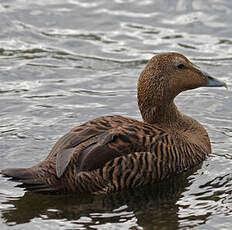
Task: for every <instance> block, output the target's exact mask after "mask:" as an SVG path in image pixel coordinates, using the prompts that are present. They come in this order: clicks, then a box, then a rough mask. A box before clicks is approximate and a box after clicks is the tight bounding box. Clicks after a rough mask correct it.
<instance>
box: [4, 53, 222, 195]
mask: <svg viewBox="0 0 232 230" xmlns="http://www.w3.org/2000/svg"><path fill="white" fill-rule="evenodd" d="M203 86H205V87H217V86H218V87H220V86H226V84H225V83H223V82H221V81H218V80H216V79H215V78H213V77H211V76H210V75H209V74H207V73H205V72H203V71H201V70H199V69H198V68H197V67H196V66H195V65H193V64H192V63H191V62H190V61H189V60H188V59H187V58H186V57H185V56H183V55H181V54H178V53H162V54H159V55H156V56H155V57H153V58H152V59H151V60H150V61H149V62H148V64H147V65H146V67H145V68H144V70H143V71H142V73H141V75H140V77H139V80H138V105H139V109H140V112H141V114H142V118H143V121H137V120H135V119H132V118H129V117H124V116H119V115H113V116H104V117H99V118H96V119H94V120H91V121H89V122H87V123H85V124H82V125H80V126H77V127H75V128H73V129H72V130H71V131H70V132H68V133H67V134H65V135H64V136H63V137H61V138H60V139H59V140H58V142H57V143H56V144H55V145H54V147H53V148H52V150H51V152H50V153H49V155H48V156H47V158H46V159H45V160H43V161H42V162H40V163H38V164H37V165H35V166H33V167H31V168H18V169H17V168H16V169H14V168H12V169H5V170H3V171H2V172H1V173H2V174H3V175H5V176H8V177H12V178H13V179H14V180H17V181H19V182H21V183H22V184H21V186H23V187H25V188H26V189H27V190H30V191H34V192H52V191H61V192H90V193H95V194H98V193H110V192H116V191H120V190H122V189H126V188H131V187H136V186H139V185H145V184H149V183H155V182H158V181H160V180H163V179H165V178H168V177H170V176H171V175H176V174H178V173H181V172H182V171H184V170H187V169H190V168H192V167H194V166H196V165H198V164H199V163H200V162H202V161H203V160H204V159H205V158H206V156H207V155H208V154H209V153H211V146H210V140H209V137H208V134H207V132H206V130H205V129H204V128H203V126H202V125H201V124H200V123H199V122H197V121H196V120H194V119H193V118H191V117H189V116H186V115H184V114H183V113H181V112H180V111H179V110H178V109H177V107H176V105H175V103H174V98H175V97H176V96H177V95H178V94H179V93H181V92H183V91H185V90H189V89H195V88H198V87H203Z"/></svg>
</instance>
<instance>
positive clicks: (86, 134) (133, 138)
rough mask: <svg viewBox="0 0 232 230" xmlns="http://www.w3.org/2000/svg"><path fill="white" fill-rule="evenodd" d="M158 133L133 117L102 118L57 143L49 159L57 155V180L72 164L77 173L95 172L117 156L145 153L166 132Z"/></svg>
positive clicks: (85, 125) (67, 135)
mask: <svg viewBox="0 0 232 230" xmlns="http://www.w3.org/2000/svg"><path fill="white" fill-rule="evenodd" d="M156 132H157V133H156ZM156 132H155V131H154V129H153V128H151V127H150V126H148V125H145V124H144V123H143V122H138V121H136V120H133V119H130V118H125V117H121V116H107V117H101V118H97V119H95V120H93V121H90V122H88V123H85V124H84V125H81V126H78V127H76V128H74V129H72V130H71V131H70V132H69V133H67V134H66V135H65V136H63V137H62V138H61V139H60V140H59V141H58V142H57V143H56V144H55V146H54V147H53V149H52V151H51V153H50V154H49V156H48V158H49V157H52V156H54V155H56V174H57V176H58V177H61V176H62V175H63V173H64V172H65V170H66V168H67V167H68V165H69V164H75V165H76V167H77V171H78V172H81V171H92V170H94V169H98V168H102V167H103V166H104V165H105V164H106V162H108V161H110V160H113V159H114V158H116V157H119V156H123V155H127V154H130V153H133V152H139V151H141V152H142V151H146V149H147V148H148V145H149V140H150V139H151V138H152V137H153V136H154V135H155V134H157V135H158V134H159V133H161V132H162V133H163V131H162V130H160V129H157V130H156ZM148 139H149V140H148Z"/></svg>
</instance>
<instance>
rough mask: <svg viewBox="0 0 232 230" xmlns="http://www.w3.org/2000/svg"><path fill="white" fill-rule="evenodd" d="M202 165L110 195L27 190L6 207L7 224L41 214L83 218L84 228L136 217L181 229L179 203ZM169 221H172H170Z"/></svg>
mask: <svg viewBox="0 0 232 230" xmlns="http://www.w3.org/2000/svg"><path fill="white" fill-rule="evenodd" d="M197 169H198V168H195V169H193V170H190V171H188V172H186V173H183V174H182V175H179V176H176V177H172V178H170V179H169V180H167V181H164V182H162V183H157V184H155V185H152V186H147V187H141V188H137V189H134V190H126V191H123V192H120V193H116V194H111V195H108V196H105V195H101V196H94V195H88V194H79V193H78V194H77V193H76V194H69V195H48V194H47V195H45V194H36V193H31V192H26V193H25V194H24V196H22V197H19V198H18V199H15V198H14V199H9V200H8V201H7V202H5V204H7V205H9V204H10V205H13V206H14V207H15V208H14V209H13V208H11V209H8V210H5V211H4V212H3V219H4V220H5V222H6V223H7V224H22V223H26V222H30V221H31V220H32V219H34V218H37V217H40V218H45V219H56V220H61V219H62V220H63V219H65V220H67V221H77V222H78V223H80V222H81V218H83V217H88V218H87V219H89V220H90V221H85V223H82V225H83V227H84V228H88V227H90V225H91V226H93V225H94V224H96V225H104V224H105V223H122V222H127V221H130V219H132V218H136V224H137V225H138V226H141V227H144V228H145V229H150V228H149V227H151V228H152V229H156V228H154V227H155V226H157V227H158V226H159V229H177V228H178V225H179V224H178V205H177V204H176V203H177V201H178V199H179V197H180V195H181V193H182V192H183V191H185V188H186V187H188V186H189V185H190V182H189V179H188V176H189V175H191V174H192V173H194V172H195V171H196V170H197ZM167 223H168V224H167Z"/></svg>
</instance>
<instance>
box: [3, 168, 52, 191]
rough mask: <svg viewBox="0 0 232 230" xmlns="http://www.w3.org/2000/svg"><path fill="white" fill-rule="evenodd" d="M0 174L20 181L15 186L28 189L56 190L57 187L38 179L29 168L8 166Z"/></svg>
mask: <svg viewBox="0 0 232 230" xmlns="http://www.w3.org/2000/svg"><path fill="white" fill-rule="evenodd" d="M0 174H2V175H3V176H5V177H9V178H10V180H13V181H16V182H20V183H21V184H19V185H17V186H16V187H21V188H25V189H26V190H28V191H32V192H39V193H41V192H42V193H43V192H45V193H46V192H54V191H57V189H55V188H53V187H50V186H49V185H48V184H46V183H44V182H42V181H39V180H38V179H37V178H36V176H35V173H34V172H33V170H32V169H31V168H8V169H4V170H2V171H1V172H0Z"/></svg>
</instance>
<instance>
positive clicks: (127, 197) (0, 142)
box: [0, 0, 232, 229]
mask: <svg viewBox="0 0 232 230" xmlns="http://www.w3.org/2000/svg"><path fill="white" fill-rule="evenodd" d="M231 15H232V2H231V1H226V0H223V1H219V0H211V1H209V0H192V1H183V0H179V1H177V0H169V1H168V0H167V1H161V0H160V1H150V0H145V1H136V0H130V1H129V0H128V1H121V0H114V1H107V0H96V1H80V0H66V1H64V0H46V1H45V0H40V1H37V2H35V1H30V0H29V1H25V0H10V1H9V0H2V1H1V2H0V30H1V34H0V96H1V100H0V119H1V122H0V148H1V153H0V169H2V168H6V167H30V166H32V165H34V164H36V163H37V162H39V161H40V160H42V159H44V158H45V157H46V156H47V154H48V152H49V150H50V149H51V147H52V146H53V144H54V143H55V141H56V140H57V139H58V138H59V137H61V136H62V135H63V134H65V133H66V132H67V131H68V130H70V129H71V128H72V127H74V126H76V125H79V124H81V123H82V122H85V121H87V120H90V119H93V118H95V117H98V116H101V115H106V114H121V115H126V116H131V117H133V118H136V119H141V116H140V114H139V111H138V108H137V102H136V83H137V79H138V76H139V73H140V71H141V69H142V68H143V67H144V66H145V64H146V62H147V60H148V59H149V58H151V57H152V56H154V55H155V54H157V53H159V52H167V51H177V52H180V53H183V54H184V55H186V56H187V57H189V58H190V59H191V60H192V61H193V62H194V63H195V64H197V65H198V66H200V67H201V68H202V69H204V70H205V71H207V72H209V73H211V74H212V75H213V76H216V77H217V78H219V79H221V80H223V81H226V82H227V84H228V86H229V87H231V85H232V80H231V79H232V73H231V66H232V39H231V33H232V28H231V20H232V16H231ZM231 96H232V93H231V90H225V89H222V88H215V89H208V88H201V89H197V90H193V91H189V92H185V93H183V94H181V95H180V96H179V97H178V98H177V99H176V103H177V104H178V107H179V109H180V110H181V111H183V112H185V113H186V114H189V115H191V116H192V117H194V118H196V119H197V120H199V121H200V122H201V123H202V124H203V125H204V126H205V127H206V129H207V130H208V132H209V135H210V137H211V141H212V148H213V153H212V154H211V155H210V157H209V158H208V159H207V160H206V161H205V162H204V163H203V164H202V165H201V166H200V167H199V168H196V169H194V170H192V171H191V172H187V173H185V174H183V175H181V176H179V177H176V178H172V179H170V180H168V181H166V182H163V183H160V184H157V185H154V186H148V187H146V188H139V189H137V190H131V191H125V192H122V193H119V194H114V195H111V196H108V197H106V196H90V195H85V194H82V195H76V194H72V195H59V196H58V195H55V196H50V195H38V194H32V193H28V192H26V193H25V192H24V191H23V190H22V189H21V188H15V187H14V186H15V185H16V183H14V182H9V181H7V180H6V179H5V178H3V177H0V215H1V220H0V229H9V228H10V229H189V228H192V229H231V227H232V219H231V215H232V180H231V178H232V173H231V169H232V150H231V149H232V118H231V114H232V102H231V98H232V97H231Z"/></svg>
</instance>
